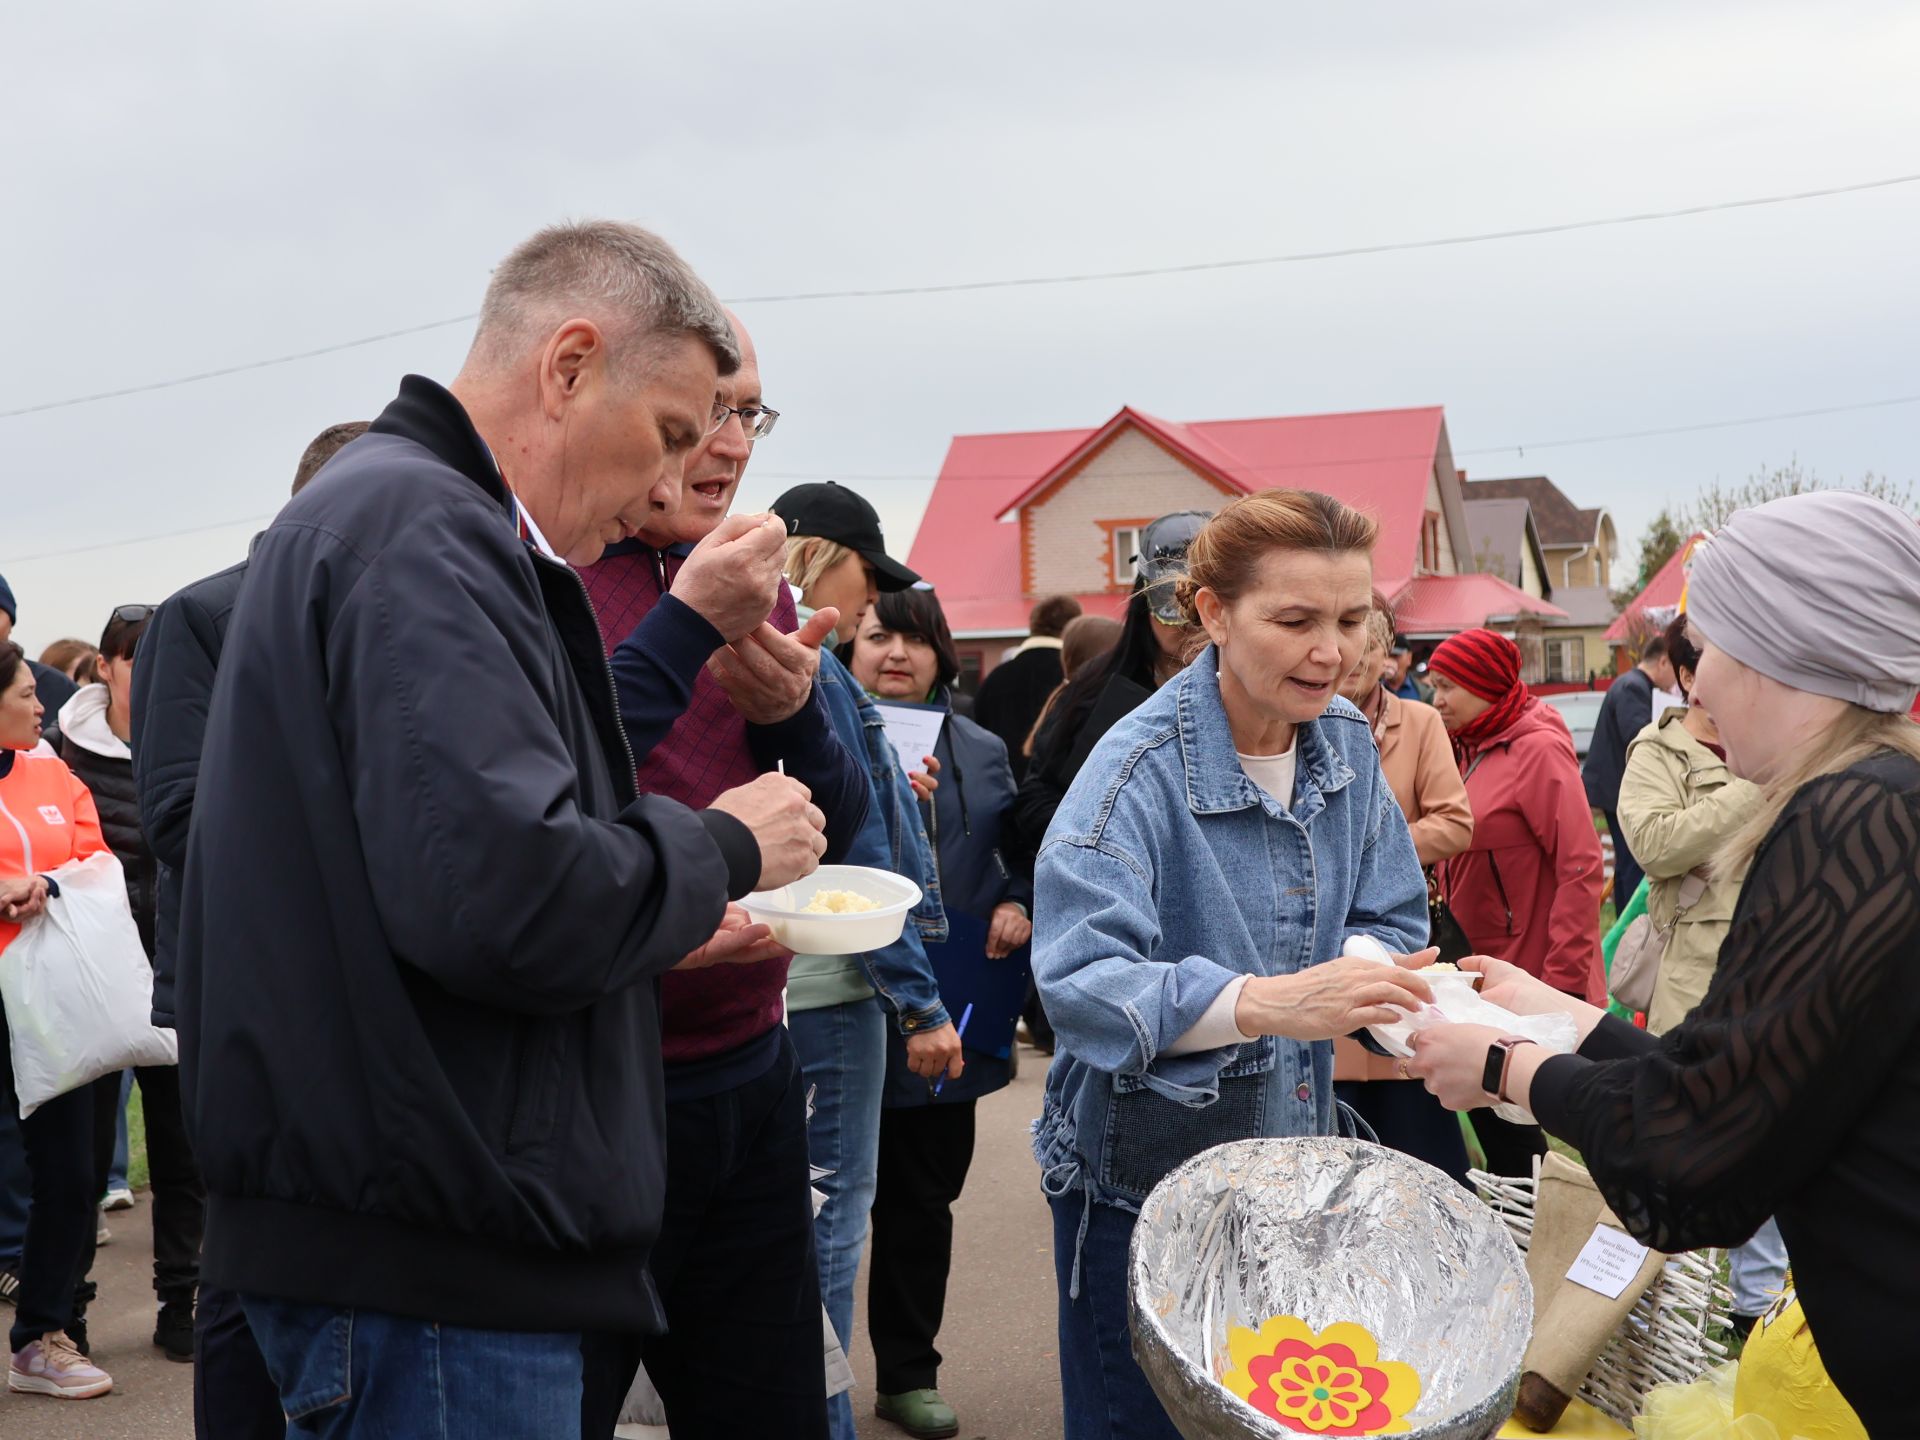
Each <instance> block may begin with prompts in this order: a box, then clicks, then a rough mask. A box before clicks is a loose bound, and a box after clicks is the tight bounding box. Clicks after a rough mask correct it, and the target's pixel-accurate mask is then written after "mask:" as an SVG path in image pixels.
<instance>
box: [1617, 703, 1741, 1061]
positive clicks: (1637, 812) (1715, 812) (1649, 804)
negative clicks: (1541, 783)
mask: <svg viewBox="0 0 1920 1440" xmlns="http://www.w3.org/2000/svg"><path fill="white" fill-rule="evenodd" d="M1685 718H1686V712H1685V711H1684V710H1669V711H1667V712H1666V713H1665V714H1663V715H1662V716H1661V717H1660V719H1659V720H1658V721H1656V722H1655V723H1654V724H1652V725H1649V726H1648V727H1647V728H1646V729H1644V730H1642V731H1641V732H1640V734H1639V735H1638V736H1636V737H1635V739H1634V741H1633V743H1632V744H1631V745H1629V746H1628V747H1627V766H1626V774H1625V775H1624V777H1623V778H1622V779H1621V781H1620V810H1619V815H1620V828H1621V830H1622V831H1623V832H1624V834H1625V836H1626V841H1627V848H1628V849H1630V850H1632V851H1633V858H1634V859H1636V860H1638V861H1639V862H1640V865H1641V868H1642V869H1644V870H1645V871H1646V872H1647V913H1648V915H1650V916H1651V917H1652V918H1653V923H1654V924H1655V925H1658V926H1661V927H1662V928H1664V927H1666V926H1668V925H1673V933H1672V934H1671V935H1669V936H1668V938H1667V948H1666V951H1665V952H1664V953H1663V954H1662V955H1661V957H1660V978H1659V980H1658V981H1657V982H1656V983H1655V985H1654V989H1653V1003H1652V1005H1651V1006H1650V1007H1649V1009H1648V1011H1647V1029H1649V1030H1650V1031H1652V1032H1653V1033H1654V1034H1656V1035H1660V1034H1664V1033H1665V1032H1666V1031H1668V1030H1671V1029H1672V1028H1673V1027H1674V1026H1675V1025H1678V1024H1679V1023H1680V1022H1681V1021H1682V1020H1684V1019H1685V1018H1686V1016H1687V1012H1688V1011H1690V1010H1691V1009H1693V1007H1694V1006H1696V1005H1698V1004H1699V1003H1700V1001H1701V998H1702V997H1703V996H1705V995H1706V993H1707V985H1708V984H1709V982H1711V981H1712V979H1713V970H1714V966H1715V965H1716V964H1717V963H1718V961H1719V957H1720V942H1721V941H1722V940H1724V939H1725V938H1726V935H1727V927H1728V925H1729V923H1730V922H1731V921H1732V919H1733V907H1734V902H1735V901H1736V900H1738V899H1739V898H1740V886H1741V885H1742V883H1743V882H1744V881H1745V880H1746V878H1747V876H1746V870H1745V869H1744V868H1742V869H1741V870H1740V871H1739V872H1738V873H1736V874H1729V875H1721V874H1715V875H1713V877H1712V881H1711V883H1710V884H1709V885H1708V886H1707V889H1706V892H1705V893H1704V894H1703V895H1701V897H1700V899H1699V901H1698V903H1696V904H1695V905H1694V906H1693V908H1692V909H1690V910H1688V911H1687V913H1686V914H1685V915H1684V916H1683V917H1681V919H1680V922H1679V923H1678V924H1677V925H1674V923H1673V921H1674V912H1675V910H1676V909H1677V908H1678V906H1679V895H1680V885H1681V882H1682V881H1683V880H1685V879H1686V876H1687V872H1688V871H1690V870H1692V869H1693V868H1694V867H1695V866H1699V865H1705V864H1706V863H1707V862H1708V861H1710V860H1712V858H1713V857H1714V855H1716V854H1717V853H1718V852H1719V849H1720V847H1721V845H1722V844H1723V843H1725V841H1726V840H1727V838H1728V837H1729V836H1730V835H1732V834H1733V832H1734V831H1735V830H1737V829H1739V828H1740V826H1742V825H1743V824H1745V823H1746V822H1747V820H1748V819H1749V818H1751V817H1752V816H1753V814H1754V813H1755V811H1756V810H1757V809H1758V808H1759V805H1760V790H1759V787H1757V786H1755V785H1752V784H1749V783H1748V782H1747V781H1745V780H1737V779H1735V778H1734V776H1733V772H1732V771H1730V770H1728V769H1727V762H1726V761H1724V760H1722V759H1721V758H1720V757H1719V756H1717V755H1715V754H1714V753H1713V752H1712V751H1711V750H1709V749H1708V748H1707V747H1706V746H1705V745H1702V744H1701V743H1700V742H1699V741H1698V740H1696V739H1694V738H1693V735H1692V734H1691V733H1690V732H1689V731H1688V730H1687V727H1686V725H1685V723H1684V721H1685Z"/></svg>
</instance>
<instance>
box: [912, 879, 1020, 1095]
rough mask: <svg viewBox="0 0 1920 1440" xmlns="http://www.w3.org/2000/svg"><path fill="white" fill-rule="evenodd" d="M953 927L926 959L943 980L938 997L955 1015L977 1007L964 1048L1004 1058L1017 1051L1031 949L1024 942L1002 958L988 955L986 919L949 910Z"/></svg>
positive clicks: (938, 977)
mask: <svg viewBox="0 0 1920 1440" xmlns="http://www.w3.org/2000/svg"><path fill="white" fill-rule="evenodd" d="M947 923H948V924H949V926H950V927H951V929H950V931H949V934H948V937H947V939H946V941H945V942H944V943H943V944H938V945H928V946H927V959H928V960H929V961H931V962H932V964H933V971H934V976H935V978H936V979H938V981H939V982H940V998H941V999H942V1000H943V1001H944V1002H945V1003H946V1006H947V1009H948V1010H949V1011H950V1012H951V1013H952V1014H953V1015H954V1016H955V1017H956V1018H957V1017H958V1016H959V1014H960V1012H961V1010H963V1009H964V1008H965V1007H966V1006H968V1005H971V1006H973V1019H972V1020H971V1021H970V1022H969V1023H968V1025H967V1036H966V1048H967V1049H969V1050H978V1051H980V1052H982V1053H983V1054H987V1055H995V1056H998V1057H999V1058H1000V1059H1003V1060H1004V1059H1005V1058H1006V1057H1007V1056H1008V1055H1009V1054H1010V1053H1011V1052H1012V1050H1013V1031H1014V1027H1015V1026H1016V1025H1017V1024H1019V1022H1020V1007H1021V1006H1022V1005H1023V1004H1025V1003H1026V998H1027V974H1028V972H1029V970H1030V969H1031V949H1030V947H1029V946H1026V945H1022V946H1021V947H1020V948H1019V949H1018V950H1015V951H1014V952H1013V953H1012V954H1010V955H1007V956H1004V957H1003V958H1001V959H999V960H992V959H989V958H988V957H987V922H986V921H985V920H981V919H979V918H977V917H975V916H972V915H962V914H960V913H959V912H957V911H953V910H949V911H948V912H947Z"/></svg>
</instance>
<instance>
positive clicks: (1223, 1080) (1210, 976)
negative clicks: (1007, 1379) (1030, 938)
mask: <svg viewBox="0 0 1920 1440" xmlns="http://www.w3.org/2000/svg"><path fill="white" fill-rule="evenodd" d="M1376 528H1377V527H1376V526H1375V524H1374V522H1373V521H1372V520H1370V519H1368V518H1367V517H1366V516H1364V515H1361V514H1359V513H1358V512H1356V511H1353V510H1350V509H1348V508H1347V507H1345V506H1344V505H1341V504H1340V503H1339V502H1338V501H1335V500H1332V499H1330V498H1328V497H1327V496H1325V495H1318V494H1312V493H1309V492H1304V491H1266V492H1263V493H1260V494H1256V495H1250V496H1247V497H1246V498H1244V499H1241V500H1237V501H1235V502H1234V503H1233V504H1231V505H1229V506H1227V507H1226V508H1225V509H1224V510H1222V511H1221V512H1220V513H1219V514H1218V515H1217V516H1215V517H1214V519H1213V520H1212V521H1210V522H1209V523H1208V525H1207V527H1206V528H1205V529H1204V530H1202V531H1201V532H1200V534H1199V536H1198V537H1196V538H1195V540H1194V542H1193V545H1192V548H1191V550H1190V552H1189V556H1188V564H1189V572H1190V573H1189V574H1188V575H1187V577H1186V578H1184V579H1181V580H1179V581H1178V582H1177V594H1178V596H1179V599H1180V603H1181V605H1182V608H1183V609H1184V610H1185V611H1186V612H1187V615H1188V617H1189V619H1190V620H1191V622H1192V623H1193V624H1195V625H1198V626H1200V627H1202V628H1204V630H1205V631H1206V635H1207V638H1208V639H1209V640H1210V641H1211V642H1212V644H1211V645H1209V646H1208V647H1207V649H1205V650H1204V651H1203V652H1202V653H1201V655H1200V656H1199V658H1198V659H1196V660H1195V661H1194V662H1193V663H1192V664H1191V665H1190V666H1188V668H1187V669H1186V670H1185V671H1184V672H1183V673H1182V674H1181V675H1180V676H1179V677H1177V678H1176V679H1175V680H1173V681H1171V682H1170V683H1169V684H1167V685H1166V686H1165V687H1164V688H1163V689H1161V690H1160V691H1159V692H1158V693H1157V694H1156V695H1155V696H1154V697H1153V698H1152V699H1150V700H1148V701H1147V702H1146V703H1145V704H1144V705H1142V706H1141V707H1140V708H1139V709H1138V710H1136V711H1134V712H1133V714H1131V715H1130V716H1128V717H1127V718H1126V719H1125V720H1122V721H1121V722H1120V723H1119V724H1118V725H1116V726H1115V727H1114V728H1113V729H1112V730H1111V731H1109V732H1108V734H1107V736H1106V738H1105V739H1103V740H1102V741H1101V742H1100V745H1099V746H1098V748H1097V749H1096V750H1095V751H1094V753H1093V755H1092V757H1091V758H1090V760H1089V762H1088V764H1087V765H1086V766H1085V768H1083V769H1082V770H1081V772H1080V774H1079V777H1078V778H1077V779H1076V780H1075V781H1074V784H1073V788H1072V789H1071V790H1070V791H1069V792H1068V793H1067V797H1066V800H1065V801H1064V802H1063V803H1062V805H1061V807H1060V810H1059V813H1058V814H1057V815H1056V816H1055V817H1054V821H1053V824H1052V826H1051V827H1050V828H1049V829H1048V831H1047V837H1046V843H1045V844H1044V846H1043V847H1042V849H1041V852H1040V857H1039V869H1038V874H1037V899H1036V903H1035V917H1034V918H1035V922H1036V925H1037V931H1036V934H1035V937H1034V939H1035V945H1034V971H1035V975H1036V978H1037V980H1038V982H1039V986H1040V991H1041V995H1042V998H1043V999H1044V1000H1045V1002H1046V1007H1047V1013H1048V1015H1050V1016H1051V1017H1052V1018H1053V1023H1054V1029H1055V1033H1056V1035H1057V1037H1058V1044H1059V1048H1058V1051H1057V1053H1056V1055H1055V1057H1054V1062H1053V1068H1052V1070H1051V1071H1050V1072H1049V1074H1048V1076H1047V1090H1046V1101H1045V1107H1044V1109H1043V1111H1042V1114H1041V1117H1040V1119H1039V1121H1038V1122H1036V1124H1035V1126H1034V1153H1035V1155H1036V1156H1037V1158H1038V1159H1039V1161H1040V1164H1041V1166H1042V1169H1043V1172H1044V1176H1043V1181H1042V1184H1043V1187H1044V1189H1045V1190H1046V1192H1047V1195H1048V1198H1049V1201H1050V1203H1051V1204H1052V1207H1053V1216H1054V1265H1055V1271H1056V1276H1057V1280H1058V1283H1059V1289H1060V1369H1061V1380H1062V1385H1063V1388H1064V1392H1065V1393H1064V1397H1063V1398H1064V1402H1065V1412H1066V1435H1067V1436H1068V1437H1069V1440H1092V1437H1107V1436H1122V1435H1124V1436H1167V1437H1172V1436H1174V1435H1176V1433H1177V1432H1176V1431H1175V1430H1174V1428H1173V1425H1172V1422H1171V1421H1169V1420H1168V1419H1167V1418H1166V1416H1165V1414H1164V1413H1163V1412H1162V1410H1161V1408H1160V1405H1159V1402H1158V1401H1157V1400H1156V1399H1155V1398H1154V1395H1153V1392H1152V1390H1151V1388H1150V1387H1149V1386H1148V1384H1147V1381H1146V1378H1145V1377H1144V1376H1143V1375H1142V1374H1141V1372H1140V1370H1139V1367H1138V1366H1137V1365H1136V1364H1135V1363H1134V1360H1133V1355H1132V1349H1131V1345H1130V1341H1129V1337H1128V1331H1127V1318H1126V1317H1127V1293H1126V1292H1127V1279H1126V1272H1127V1249H1128V1244H1129V1241H1130V1240H1131V1237H1132V1234H1133V1226H1134V1222H1135V1220H1136V1218H1137V1216H1138V1213H1139V1209H1140V1205H1141V1203H1142V1201H1143V1200H1145V1198H1146V1196H1147V1194H1148V1193H1149V1192H1150V1191H1151V1190H1152V1189H1153V1187H1154V1186H1155V1185H1156V1184H1158V1183H1159V1181H1160V1180H1161V1179H1162V1178H1163V1177H1164V1176H1165V1175H1166V1174H1167V1173H1168V1171H1170V1170H1172V1169H1173V1168H1174V1167H1175V1166H1176V1165H1179V1164H1180V1163H1181V1162H1182V1161H1185V1160H1187V1159H1189V1158H1191V1157H1192V1156H1194V1155H1196V1154H1198V1153H1200V1152H1201V1151H1202V1150H1205V1149H1207V1148H1209V1147H1211V1146H1214V1145H1218V1144H1221V1143H1223V1142H1225V1141H1228V1140H1241V1139H1247V1138H1249V1137H1255V1136H1284V1135H1325V1134H1330V1133H1332V1132H1333V1129H1334V1100H1333V1044H1332V1037H1334V1036H1336V1035H1346V1034H1350V1033H1352V1032H1353V1031H1355V1030H1358V1029H1360V1028H1361V1027H1362V1026H1365V1025H1369V1024H1376V1023H1381V1022H1384V1021H1387V1020H1390V1019H1392V1018H1394V1016H1395V1014H1396V1012H1395V1011H1394V1010H1392V1009H1391V1008H1389V1007H1390V1006H1391V1005H1393V1004H1396V1003H1397V1004H1402V1005H1415V1004H1418V1003H1420V1002H1421V1001H1423V1000H1426V999H1429V998H1431V997H1430V993H1429V991H1428V989H1427V986H1426V984H1425V982H1424V981H1422V980H1421V979H1419V978H1418V977H1417V976H1415V975H1413V974H1412V973H1410V971H1409V970H1407V969H1396V968H1390V967H1387V966H1382V965H1378V964H1375V963H1372V962H1370V961H1366V960H1356V959H1338V958H1332V957H1337V956H1339V955H1340V953H1341V950H1342V948H1343V946H1344V943H1345V941H1346V940H1347V938H1348V937H1349V936H1351V935H1356V934H1358V935H1369V936H1372V937H1374V938H1375V939H1377V940H1378V941H1379V942H1380V943H1381V944H1383V945H1385V946H1386V947H1387V949H1388V950H1390V951H1395V952H1401V953H1404V952H1407V951H1412V950H1415V949H1418V948H1419V947H1420V946H1421V945H1423V944H1424V943H1425V941H1426V935H1427V892H1426V884H1425V881H1424V880H1423V878H1422V876H1421V873H1420V862H1419V860H1418V858H1417V857H1416V855H1415V853H1414V848H1413V841H1412V839H1411V838H1410V837H1409V835H1408V833H1407V824H1406V820H1405V819H1404V818H1403V817H1402V815H1401V813H1400V807H1399V806H1398V804H1396V803H1395V800H1394V797H1393V792H1392V791H1391V790H1390V789H1389V788H1388V786H1387V783H1386V780H1385V778H1384V776H1382V774H1381V771H1380V761H1379V756H1378V754H1377V753H1376V751H1375V749H1374V744H1373V737H1372V735H1371V734H1370V733H1369V731H1368V729H1367V724H1366V722H1365V720H1363V719H1362V718H1361V717H1360V714H1359V712H1358V711H1357V710H1355V709H1354V708H1353V707H1352V706H1351V705H1349V704H1348V703H1347V702H1346V701H1344V700H1338V699H1337V698H1336V693H1337V691H1338V688H1339V685H1340V682H1341V680H1342V679H1343V678H1344V677H1345V676H1346V675H1347V674H1348V672H1350V671H1351V670H1352V669H1353V666H1354V664H1355V663H1356V662H1357V661H1358V659H1359V657H1360V651H1361V647H1362V646H1363V644H1364V643H1365V639H1366V625H1367V616H1368V613H1369V610H1370V608H1371V604H1372V585H1373V566H1372V558H1371V551H1372V546H1373V542H1374V538H1375V534H1376ZM1431 958H1432V957H1431V955H1430V954H1422V955H1419V956H1415V957H1413V958H1412V960H1411V962H1410V963H1412V964H1414V965H1418V964H1423V963H1426V962H1427V961H1428V960H1430V959H1431Z"/></svg>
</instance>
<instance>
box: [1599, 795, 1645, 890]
mask: <svg viewBox="0 0 1920 1440" xmlns="http://www.w3.org/2000/svg"><path fill="white" fill-rule="evenodd" d="M1601 813H1602V814H1603V815H1605V816H1606V817H1607V834H1609V835H1611V836H1612V837H1613V913H1614V914H1616V915H1618V914H1619V913H1620V912H1621V911H1623V910H1625V909H1626V908H1627V902H1628V901H1629V900H1631V899H1633V892H1634V891H1636V890H1638V889H1639V888H1640V878H1641V877H1642V876H1643V875H1645V874H1646V873H1647V872H1646V871H1644V870H1642V869H1641V868H1640V862H1639V861H1638V860H1636V859H1634V858H1633V852H1632V851H1631V850H1629V849H1627V837H1626V836H1625V835H1624V834H1623V833H1622V832H1621V830H1620V817H1619V816H1618V815H1616V814H1615V813H1614V812H1613V811H1611V810H1604V811H1602V812H1601Z"/></svg>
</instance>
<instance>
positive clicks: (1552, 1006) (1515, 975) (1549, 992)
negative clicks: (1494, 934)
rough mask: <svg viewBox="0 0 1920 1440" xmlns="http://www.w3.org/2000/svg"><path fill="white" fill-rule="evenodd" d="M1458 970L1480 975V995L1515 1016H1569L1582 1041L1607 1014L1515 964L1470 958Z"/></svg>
mask: <svg viewBox="0 0 1920 1440" xmlns="http://www.w3.org/2000/svg"><path fill="white" fill-rule="evenodd" d="M1460 968H1461V969H1462V970H1465V971H1467V972H1469V973H1471V974H1476V975H1478V976H1480V996H1481V998H1482V999H1483V1000H1487V1001H1490V1002H1492V1003H1493V1004H1495V1005H1498V1006H1499V1007H1500V1008H1501V1009H1502V1010H1511V1011H1512V1012H1513V1013H1514V1014H1516V1015H1571V1016H1572V1017H1573V1021H1574V1024H1576V1025H1577V1026H1579V1027H1580V1038H1581V1039H1582V1040H1585V1039H1586V1038H1587V1036H1588V1035H1590V1034H1592V1033H1593V1027H1594V1026H1596V1025H1598V1024H1599V1023H1600V1022H1601V1021H1602V1020H1604V1019H1606V1016H1607V1012H1606V1011H1604V1010H1602V1009H1599V1008H1598V1007H1597V1006H1593V1005H1589V1004H1587V1002H1586V1001H1584V1000H1580V999H1577V998H1575V997H1574V996H1572V995H1568V994H1566V993H1565V992H1564V991H1560V990H1556V989H1554V988H1553V987H1552V986H1551V985H1549V984H1547V983H1546V981H1544V980H1538V979H1535V978H1534V977H1533V976H1532V975H1529V974H1528V973H1527V972H1526V971H1524V970H1522V969H1521V968H1520V967H1519V966H1518V965H1514V964H1511V963H1509V962H1508V961H1505V960H1496V959H1494V958H1493V956H1491V955H1469V956H1467V958H1466V959H1464V960H1462V961H1461V962H1460Z"/></svg>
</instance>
